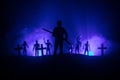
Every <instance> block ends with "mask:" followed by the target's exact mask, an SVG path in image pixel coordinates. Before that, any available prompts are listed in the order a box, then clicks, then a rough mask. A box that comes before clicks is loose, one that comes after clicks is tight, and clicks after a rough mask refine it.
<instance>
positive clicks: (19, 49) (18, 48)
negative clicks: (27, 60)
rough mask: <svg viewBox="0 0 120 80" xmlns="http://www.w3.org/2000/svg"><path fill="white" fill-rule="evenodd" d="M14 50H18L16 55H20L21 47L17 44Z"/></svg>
mask: <svg viewBox="0 0 120 80" xmlns="http://www.w3.org/2000/svg"><path fill="white" fill-rule="evenodd" d="M15 50H16V51H18V56H20V55H21V50H22V47H21V46H20V45H19V44H18V45H17V47H16V48H15Z"/></svg>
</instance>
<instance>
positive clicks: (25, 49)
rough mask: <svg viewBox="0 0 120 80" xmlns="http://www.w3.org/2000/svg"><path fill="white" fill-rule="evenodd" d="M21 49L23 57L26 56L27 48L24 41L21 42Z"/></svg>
mask: <svg viewBox="0 0 120 80" xmlns="http://www.w3.org/2000/svg"><path fill="white" fill-rule="evenodd" d="M22 47H23V55H27V48H29V46H28V44H27V42H26V41H24V42H23V44H22Z"/></svg>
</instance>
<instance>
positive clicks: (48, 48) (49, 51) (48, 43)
mask: <svg viewBox="0 0 120 80" xmlns="http://www.w3.org/2000/svg"><path fill="white" fill-rule="evenodd" d="M43 40H44V43H45V44H46V46H47V48H46V55H49V54H51V50H50V47H51V46H52V44H51V43H50V41H49V40H48V39H47V41H45V38H44V39H43Z"/></svg>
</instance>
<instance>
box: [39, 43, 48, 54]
mask: <svg viewBox="0 0 120 80" xmlns="http://www.w3.org/2000/svg"><path fill="white" fill-rule="evenodd" d="M38 49H39V50H41V54H42V55H44V49H46V47H43V44H41V47H40V48H38Z"/></svg>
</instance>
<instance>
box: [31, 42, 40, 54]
mask: <svg viewBox="0 0 120 80" xmlns="http://www.w3.org/2000/svg"><path fill="white" fill-rule="evenodd" d="M39 48H40V44H39V43H38V41H37V40H36V43H35V44H34V46H33V50H35V56H39Z"/></svg>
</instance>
